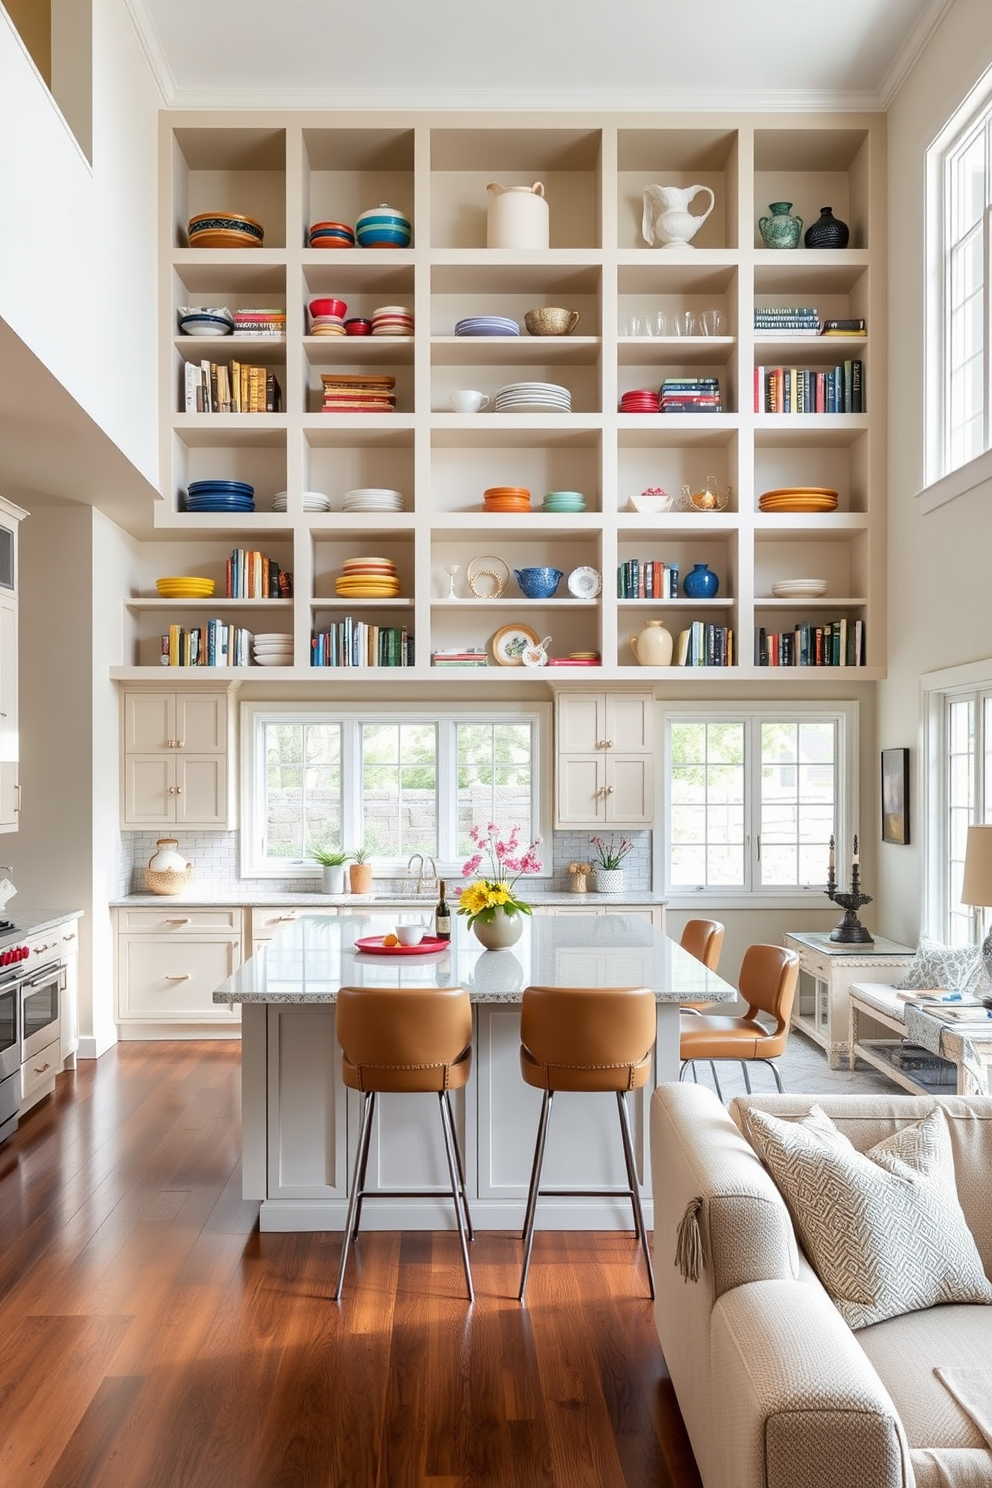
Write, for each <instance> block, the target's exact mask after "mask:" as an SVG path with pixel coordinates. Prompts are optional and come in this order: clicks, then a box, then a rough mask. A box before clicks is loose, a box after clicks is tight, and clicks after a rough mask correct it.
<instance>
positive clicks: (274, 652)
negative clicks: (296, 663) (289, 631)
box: [251, 631, 293, 666]
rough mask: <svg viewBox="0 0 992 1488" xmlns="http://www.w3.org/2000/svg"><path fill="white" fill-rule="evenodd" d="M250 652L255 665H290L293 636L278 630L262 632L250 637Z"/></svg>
mask: <svg viewBox="0 0 992 1488" xmlns="http://www.w3.org/2000/svg"><path fill="white" fill-rule="evenodd" d="M251 649H252V654H253V655H254V658H255V665H256V666H292V665H293V637H292V636H291V635H283V634H282V633H281V632H279V631H267V632H262V633H260V634H258V635H256V636H253V637H252V642H251Z"/></svg>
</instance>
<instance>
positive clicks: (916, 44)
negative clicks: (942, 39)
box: [878, 0, 954, 110]
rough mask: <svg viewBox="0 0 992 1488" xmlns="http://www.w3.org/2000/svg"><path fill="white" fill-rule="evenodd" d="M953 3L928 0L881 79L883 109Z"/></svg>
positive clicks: (952, 0)
mask: <svg viewBox="0 0 992 1488" xmlns="http://www.w3.org/2000/svg"><path fill="white" fill-rule="evenodd" d="M953 4H954V0H930V5H929V6H928V7H927V9H926V10H925V11H924V12H923V14H922V15H921V16H920V18H919V20H918V21H917V23H916V25H915V26H914V27H913V29H912V31H911V32H910V33H909V35H908V36H907V38H906V40H905V41H904V42H903V44H902V46H901V47H900V48H899V51H898V52H897V53H896V56H895V60H894V61H893V63H892V66H891V67H890V68H889V70H888V72H887V73H886V74H885V76H884V78H883V79H882V82H881V85H880V87H879V90H878V94H879V99H880V101H881V107H882V108H883V109H886V110H887V109H890V108H891V107H892V102H893V100H894V98H895V96H896V94H897V93H898V92H899V89H900V88H901V87H902V85H903V83H904V82H905V81H906V79H907V78H908V77H909V74H910V73H911V72H912V70H913V68H914V67H915V66H916V63H917V62H918V61H919V58H920V57H921V55H922V54H923V52H924V50H925V49H926V46H927V43H928V42H929V40H930V38H931V36H932V35H933V34H934V32H935V31H936V30H937V27H938V26H939V25H940V23H941V21H942V20H943V19H944V17H945V15H946V14H947V12H948V11H949V10H950V8H951V6H952V5H953Z"/></svg>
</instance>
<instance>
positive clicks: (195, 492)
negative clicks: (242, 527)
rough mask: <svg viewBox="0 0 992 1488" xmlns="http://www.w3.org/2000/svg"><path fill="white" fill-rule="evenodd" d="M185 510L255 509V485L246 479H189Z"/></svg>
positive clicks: (224, 510)
mask: <svg viewBox="0 0 992 1488" xmlns="http://www.w3.org/2000/svg"><path fill="white" fill-rule="evenodd" d="M186 510H187V511H195V512H243V511H254V510H255V487H254V486H250V485H248V483H247V481H235V480H199V481H190V483H189V486H188V487H187V492H186Z"/></svg>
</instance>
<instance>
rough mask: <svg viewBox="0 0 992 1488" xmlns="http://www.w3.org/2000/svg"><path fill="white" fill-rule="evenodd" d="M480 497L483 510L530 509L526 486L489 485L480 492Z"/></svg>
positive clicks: (521, 510)
mask: <svg viewBox="0 0 992 1488" xmlns="http://www.w3.org/2000/svg"><path fill="white" fill-rule="evenodd" d="M482 499H483V510H484V511H491V512H525V511H530V492H529V491H528V490H527V487H526V486H490V487H489V488H488V489H487V490H485V491H484V492H483V493H482Z"/></svg>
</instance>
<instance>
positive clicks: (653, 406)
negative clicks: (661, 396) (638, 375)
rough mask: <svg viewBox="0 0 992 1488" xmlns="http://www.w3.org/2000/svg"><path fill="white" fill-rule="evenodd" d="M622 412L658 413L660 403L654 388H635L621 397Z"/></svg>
mask: <svg viewBox="0 0 992 1488" xmlns="http://www.w3.org/2000/svg"><path fill="white" fill-rule="evenodd" d="M620 412H621V413H658V412H660V404H659V402H658V394H657V391H656V390H655V389H654V388H633V389H632V390H631V391H630V392H629V393H624V394H623V397H622V398H621V399H620Z"/></svg>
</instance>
